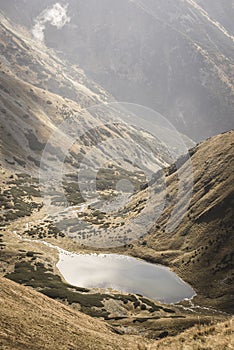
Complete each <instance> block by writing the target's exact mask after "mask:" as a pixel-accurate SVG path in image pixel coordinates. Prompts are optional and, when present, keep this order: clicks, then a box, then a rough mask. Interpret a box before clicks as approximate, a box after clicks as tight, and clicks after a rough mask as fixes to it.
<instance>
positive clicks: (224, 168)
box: [125, 131, 234, 312]
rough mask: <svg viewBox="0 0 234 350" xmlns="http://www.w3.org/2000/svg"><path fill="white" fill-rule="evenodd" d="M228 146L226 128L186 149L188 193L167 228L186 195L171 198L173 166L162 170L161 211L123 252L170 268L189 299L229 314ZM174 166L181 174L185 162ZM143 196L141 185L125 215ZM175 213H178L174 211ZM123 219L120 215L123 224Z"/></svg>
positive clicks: (231, 140) (233, 136) (232, 139)
mask: <svg viewBox="0 0 234 350" xmlns="http://www.w3.org/2000/svg"><path fill="white" fill-rule="evenodd" d="M233 145H234V132H233V131H231V132H228V133H225V134H222V135H218V136H215V137H213V138H211V139H209V140H207V141H205V142H204V143H201V144H200V145H198V146H197V147H195V148H194V149H193V150H191V154H192V158H191V159H192V164H193V176H194V187H193V195H192V198H191V202H190V206H189V209H188V211H187V214H186V215H185V217H184V218H183V220H182V222H181V223H180V224H179V226H178V227H177V228H175V229H174V230H172V231H168V230H167V223H168V220H169V218H170V215H171V213H172V209H173V207H174V205H175V200H176V201H177V202H179V204H180V208H183V203H184V202H185V201H186V198H185V197H180V198H176V195H177V190H178V177H177V176H178V174H177V171H176V167H174V168H173V167H171V168H169V169H168V170H167V171H166V181H167V203H166V207H165V209H164V213H163V214H162V216H161V217H160V218H159V220H158V221H157V222H156V223H155V225H154V228H153V229H152V230H151V231H150V232H149V234H148V235H146V236H145V237H144V238H143V239H142V241H141V242H140V243H139V242H138V243H136V244H135V245H134V246H133V247H132V249H130V250H129V253H130V254H132V255H136V256H140V257H143V258H144V259H146V260H149V261H152V262H155V263H163V264H167V265H169V266H171V267H173V268H174V269H175V270H176V271H177V272H179V275H180V276H181V277H182V278H183V279H184V280H186V281H188V282H189V283H190V284H191V285H192V286H193V287H194V289H195V290H196V291H197V294H198V296H197V298H195V300H196V299H197V301H199V302H202V303H203V305H204V304H206V306H207V305H208V304H210V305H212V306H214V307H216V308H221V309H223V310H225V311H227V312H233V303H232V300H233V299H232V297H233V211H232V207H233ZM179 163H180V162H178V164H179ZM178 167H179V168H180V169H182V171H183V173H184V174H186V173H187V171H188V163H187V162H185V163H184V162H182V165H179V166H178ZM161 176H162V175H161ZM185 177H186V175H185ZM160 182H161V181H160V176H159V177H158V180H157V181H156V182H155V184H153V185H152V186H153V188H155V189H157V188H158V190H156V191H155V192H156V194H155V199H156V200H158V201H162V200H163V196H164V195H165V194H164V193H163V192H162V191H160V187H159V186H160ZM144 198H146V199H147V189H146V190H144V191H143V192H140V193H139V194H138V195H137V196H136V197H135V199H134V200H133V202H132V205H130V206H129V207H128V208H127V209H126V211H125V212H127V213H128V214H127V216H129V217H130V218H132V210H133V209H132V208H134V212H135V215H137V212H138V209H139V208H140V207H142V206H143V207H144V204H142V203H144ZM181 210H182V209H181ZM177 215H178V216H180V210H179V211H178V213H177ZM127 220H128V218H127V217H126V218H125V223H126V224H127Z"/></svg>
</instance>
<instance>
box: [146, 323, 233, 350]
mask: <svg viewBox="0 0 234 350" xmlns="http://www.w3.org/2000/svg"><path fill="white" fill-rule="evenodd" d="M233 346H234V337H233V325H232V320H231V321H229V322H225V323H218V324H217V325H213V326H195V327H193V328H191V329H189V330H187V331H186V332H184V333H182V334H180V335H178V336H177V337H173V338H171V337H170V338H167V339H165V340H160V341H159V342H158V343H157V344H155V345H152V346H149V347H148V350H156V349H157V350H164V349H168V350H225V349H233Z"/></svg>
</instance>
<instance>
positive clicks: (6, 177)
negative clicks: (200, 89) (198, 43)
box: [0, 15, 234, 350]
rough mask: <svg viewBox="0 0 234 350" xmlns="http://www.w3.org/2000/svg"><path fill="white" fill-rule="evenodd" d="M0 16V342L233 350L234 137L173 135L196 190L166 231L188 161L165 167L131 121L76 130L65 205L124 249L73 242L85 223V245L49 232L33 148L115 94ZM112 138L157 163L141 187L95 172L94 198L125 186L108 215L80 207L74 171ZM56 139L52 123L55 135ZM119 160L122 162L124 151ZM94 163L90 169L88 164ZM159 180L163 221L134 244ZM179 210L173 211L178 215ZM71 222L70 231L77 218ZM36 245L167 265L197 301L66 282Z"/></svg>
mask: <svg viewBox="0 0 234 350" xmlns="http://www.w3.org/2000/svg"><path fill="white" fill-rule="evenodd" d="M0 16H1V24H0V34H1V35H0V46H1V52H2V56H1V58H2V60H1V66H0V79H1V83H0V98H1V99H0V103H1V104H0V113H1V120H0V122H1V126H0V127H1V129H0V135H1V138H0V151H1V158H0V183H1V192H0V208H1V214H0V221H1V223H0V230H1V231H0V276H1V277H0V302H1V310H0V348H1V349H3V350H6V349H7V350H14V349H16V350H17V349H22V350H23V349H27V348H29V349H32V350H34V349H35V350H36V349H38V350H39V349H51V350H52V349H70V350H71V349H74V350H77V349H78V350H79V349H81V350H83V349H84V350H85V349H116V350H117V349H129V350H130V349H136V350H152V349H178V350H179V349H191V350H192V349H195V350H196V349H197V350H199V349H204V350H205V349H206V350H208V349H220V350H221V349H231V348H232V341H233V338H232V334H231V333H232V324H231V314H232V313H233V302H232V300H233V211H232V207H233V144H234V132H233V131H230V132H227V133H224V134H220V135H217V136H214V137H212V138H210V139H208V140H207V141H205V142H202V143H201V144H199V145H197V146H195V147H194V143H193V141H191V140H189V139H188V138H187V137H185V136H182V137H183V139H184V140H185V141H186V143H187V145H188V146H189V147H190V148H191V150H190V156H191V161H192V166H193V177H194V179H193V181H194V186H193V193H192V198H191V202H190V205H189V208H188V210H187V212H186V215H185V216H184V217H183V219H182V221H181V222H180V223H179V225H178V226H177V227H175V228H174V229H173V230H172V231H170V232H168V231H167V228H166V227H167V222H168V220H169V218H170V216H171V214H172V209H173V207H174V205H175V202H176V201H177V202H178V203H179V204H180V210H182V208H183V204H184V201H185V198H184V197H179V198H177V192H178V174H179V172H182V173H183V174H184V183H183V184H184V186H186V184H187V182H186V176H187V177H188V178H189V176H190V175H191V174H190V173H189V171H188V166H189V163H188V161H186V159H185V158H183V157H181V158H180V159H179V160H178V162H177V164H176V165H175V164H172V165H170V164H171V163H172V161H171V158H170V156H169V155H168V152H167V149H166V148H165V147H164V145H163V144H161V143H160V142H159V140H157V139H154V138H152V136H151V135H149V134H147V133H142V132H141V130H137V129H134V128H133V127H130V128H127V127H126V126H123V125H122V126H120V125H114V126H112V128H109V127H105V128H102V129H101V130H96V131H95V132H94V133H88V134H85V135H84V137H83V139H82V140H79V141H78V142H76V144H75V145H74V147H73V149H72V150H71V151H70V153H69V156H68V157H67V159H66V162H65V163H66V166H65V174H64V182H63V185H64V188H65V194H66V197H67V202H68V204H69V206H70V207H71V208H75V209H74V210H77V214H78V215H79V216H80V219H81V220H83V221H84V222H89V223H91V225H92V229H93V228H95V229H96V230H97V232H99V231H100V228H103V227H105V229H104V230H103V231H100V232H102V234H105V233H107V234H108V232H111V231H112V230H113V229H114V228H115V227H121V235H120V237H119V242H120V243H121V244H122V247H120V248H119V247H116V246H115V245H114V244H113V247H110V248H109V249H107V248H106V249H98V248H97V247H96V246H94V247H92V246H90V245H89V246H88V247H86V246H85V245H84V244H83V243H85V242H86V238H85V237H86V236H87V235H89V234H90V232H89V228H87V227H86V226H85V227H84V228H83V229H81V228H79V235H80V236H82V237H84V240H83V241H82V239H81V240H74V239H71V238H70V236H69V234H70V233H71V232H70V231H69V232H64V231H63V230H60V229H58V227H57V226H56V224H55V222H54V220H53V218H52V217H50V216H48V213H47V212H46V210H45V207H44V206H43V200H42V198H41V193H40V190H41V188H40V183H39V179H38V170H39V167H40V159H41V155H42V151H43V148H44V147H45V144H46V142H47V140H48V138H49V136H50V135H51V133H52V132H53V131H55V130H58V125H59V124H60V123H61V122H62V121H64V120H65V119H66V118H69V117H71V116H72V117H74V118H76V117H77V115H79V116H80V119H79V123H80V124H79V125H80V127H81V128H84V129H85V125H86V123H89V124H90V125H92V124H93V123H94V119H93V118H92V116H91V115H90V114H89V113H86V114H80V112H81V110H82V108H87V107H90V106H93V105H95V104H97V103H102V102H109V101H112V100H113V97H112V96H111V95H110V94H108V93H107V92H106V91H105V90H103V89H102V88H101V87H100V86H99V85H97V84H96V83H94V82H93V81H92V80H90V79H89V78H87V76H86V75H85V73H84V72H83V71H82V70H81V69H80V68H79V67H77V66H69V65H67V64H66V63H65V62H64V61H63V60H61V59H59V58H58V57H57V55H56V54H55V53H54V52H53V51H52V50H49V49H47V48H46V47H45V46H44V45H43V46H40V45H39V44H36V43H35V42H34V41H33V40H32V37H31V36H30V34H29V33H28V32H27V31H26V30H25V29H24V28H22V27H17V26H14V25H13V24H12V23H10V21H9V20H8V19H7V18H5V17H4V16H3V15H0ZM116 136H118V137H120V138H121V140H123V143H124V142H125V141H126V140H128V141H133V142H134V141H135V140H137V142H138V143H139V144H140V145H141V155H142V157H143V158H144V156H145V159H143V158H142V161H143V163H144V162H145V163H144V164H145V165H147V166H148V167H149V169H152V168H153V167H154V165H155V163H156V164H157V165H160V167H163V168H164V169H163V170H162V171H160V172H158V173H157V172H156V174H155V176H154V180H152V181H151V182H150V183H149V184H147V183H146V182H145V178H144V176H142V172H141V171H140V169H139V168H138V167H137V166H135V165H134V164H131V166H130V165H129V162H126V161H125V160H123V162H121V163H120V164H118V162H113V164H110V167H109V168H108V171H105V170H103V171H101V172H100V173H99V176H98V180H97V183H98V186H97V187H98V191H99V194H100V195H102V196H103V197H104V198H107V199H110V198H112V196H116V195H117V194H118V193H117V191H115V185H116V182H117V180H121V179H127V180H130V181H133V183H134V186H135V192H134V195H133V196H132V197H131V201H130V202H129V203H128V204H127V205H126V206H125V207H124V209H123V210H121V211H116V212H115V213H114V215H109V214H103V213H101V212H99V211H98V210H97V208H95V207H92V206H91V207H89V206H85V207H84V210H83V211H82V212H80V211H79V209H80V205H81V203H82V202H83V199H82V196H81V194H80V192H79V188H78V187H77V184H76V181H77V178H76V176H75V174H76V173H77V169H78V168H79V164H80V161H81V158H82V155H83V154H85V152H88V151H89V150H90V149H91V148H92V146H93V145H95V144H97V142H99V141H100V140H103V141H104V140H107V139H108V138H109V137H116ZM63 137H65V132H63V130H62V131H61V140H62V138H63ZM124 145H125V144H124ZM123 149H124V147H123ZM125 149H126V147H125ZM109 151H110V150H109V149H104V151H103V150H101V151H100V152H99V153H97V158H98V159H99V158H100V159H101V158H102V157H105V156H108V154H109ZM122 155H123V158H124V152H123V153H122ZM56 157H57V155H56V154H51V158H53V161H54V162H55V163H57V162H60V160H59V158H56ZM92 161H93V164H94V165H95V164H96V163H95V162H96V159H93V160H92ZM125 168H127V169H128V170H124V169H125ZM113 174H114V175H115V176H116V177H117V180H116V179H115V178H114V177H113ZM163 176H165V178H166V185H167V186H166V187H167V188H166V202H165V204H166V205H165V208H164V211H163V213H162V215H161V217H160V218H159V219H158V220H157V222H153V224H154V225H153V227H152V228H151V230H150V231H149V232H148V233H147V234H146V235H145V236H144V237H141V238H140V239H138V240H136V239H134V235H133V236H132V237H131V238H132V239H131V241H130V242H126V241H125V236H126V235H128V230H129V223H130V222H131V220H132V219H133V218H137V217H138V216H139V215H140V213H141V211H142V210H144V208H145V204H146V203H147V193H148V190H149V188H150V189H152V190H153V191H154V201H155V202H160V201H161V200H163V197H164V194H165V193H164V192H163V191H162V189H161V187H160V184H161V180H162V177H163ZM107 184H108V185H107ZM51 199H52V201H53V204H54V206H55V208H56V207H59V206H60V205H61V202H60V199H59V195H58V192H57V191H56V189H53V190H51ZM180 210H179V211H178V213H177V218H178V217H179V216H180V215H181V216H182V214H181V211H180ZM57 219H58V220H59V219H60V218H57ZM71 227H72V228H73V229H76V223H73V226H72V225H71ZM94 232H96V231H94ZM103 232H104V233H103ZM36 241H37V242H36ZM42 241H46V242H49V243H51V244H53V245H55V246H59V247H61V248H63V249H66V250H68V251H72V252H99V251H105V252H116V253H122V254H128V255H131V256H135V257H139V258H142V259H144V260H146V261H148V262H152V263H159V264H163V265H166V266H168V267H170V268H171V269H172V270H174V271H175V272H176V273H177V274H178V275H179V276H180V277H181V278H183V280H184V281H186V282H188V283H189V284H190V285H191V286H192V287H193V288H194V290H195V291H196V293H197V296H196V297H195V298H194V299H193V300H192V301H184V302H181V303H179V304H176V305H164V304H160V303H158V302H156V301H155V300H150V299H147V298H144V297H142V296H140V295H134V294H122V293H118V292H116V291H113V290H109V291H108V292H107V291H103V290H101V289H100V290H93V289H90V290H88V289H84V288H78V287H73V286H71V285H69V284H67V283H66V282H65V281H64V279H63V278H62V276H61V275H60V274H59V271H58V270H57V268H56V263H57V261H58V252H57V250H55V249H53V248H52V247H49V246H46V245H44V244H43V242H42ZM162 338H165V339H162Z"/></svg>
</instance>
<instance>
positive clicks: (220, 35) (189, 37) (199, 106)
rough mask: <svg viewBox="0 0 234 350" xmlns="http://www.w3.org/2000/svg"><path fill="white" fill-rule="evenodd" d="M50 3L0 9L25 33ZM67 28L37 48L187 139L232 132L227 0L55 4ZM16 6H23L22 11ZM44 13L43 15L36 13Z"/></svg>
mask: <svg viewBox="0 0 234 350" xmlns="http://www.w3.org/2000/svg"><path fill="white" fill-rule="evenodd" d="M53 5H54V2H53V1H50V0H47V1H41V2H40V3H38V2H33V3H32V1H29V0H28V1H25V2H24V4H20V9H21V10H20V11H19V1H17V0H11V1H8V2H7V3H5V4H2V5H1V8H2V9H3V11H6V12H7V13H8V14H9V15H11V16H12V18H14V20H15V21H20V22H21V23H23V24H26V25H28V28H30V29H32V28H33V27H34V25H35V24H40V13H42V11H44V10H46V9H47V10H48V9H50V8H51V7H52V6H53ZM61 5H68V7H67V10H66V11H67V16H68V17H69V18H70V22H69V23H67V24H66V25H64V27H63V28H60V29H59V30H58V29H57V28H56V26H55V25H52V24H51V23H49V22H51V21H48V22H47V23H44V24H43V23H42V20H41V25H44V29H45V30H44V34H45V42H46V44H47V45H48V47H53V48H55V49H57V50H58V51H59V52H60V55H61V56H62V57H66V58H68V59H69V60H70V61H71V62H73V63H74V64H77V63H78V64H79V65H81V67H82V68H84V69H85V71H86V72H87V74H89V76H91V77H92V78H93V79H94V80H95V81H98V82H99V83H100V84H101V85H102V86H104V87H105V88H106V90H108V91H110V92H111V93H112V94H113V95H114V96H115V98H116V99H117V100H120V101H127V102H134V103H139V104H142V105H146V106H149V107H152V108H153V109H155V110H156V111H158V112H160V113H162V114H163V115H165V117H166V118H168V119H169V120H170V121H172V123H173V124H174V125H175V126H176V127H177V128H178V130H179V131H180V132H183V133H185V134H186V135H188V136H189V137H191V138H192V139H195V140H198V141H200V140H202V139H205V138H207V137H209V136H212V135H214V134H218V133H220V132H223V131H227V130H229V129H231V128H233V118H232V117H233V110H234V109H233V57H234V56H233V40H234V39H233V34H232V33H233V31H232V29H233V26H232V22H233V21H232V17H233V5H232V0H225V1H221V2H220V1H194V0H193V1H192V0H186V1H182V0H167V1H165V0H133V1H128V0H119V1H118V2H116V1H115V0H102V1H99V2H97V1H96V0H87V1H85V2H84V1H74V0H68V1H66V2H61ZM22 6H23V7H22ZM43 13H44V12H43Z"/></svg>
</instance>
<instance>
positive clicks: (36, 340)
mask: <svg viewBox="0 0 234 350" xmlns="http://www.w3.org/2000/svg"><path fill="white" fill-rule="evenodd" d="M0 282H1V289H0V301H1V313H0V346H1V349H3V350H12V349H14V350H18V349H22V350H23V349H26V348H30V349H32V350H34V349H35V350H36V349H38V350H39V349H42V348H43V349H45V350H47V349H48V350H50V349H51V350H54V349H55V348H58V349H61V350H62V349H64V350H65V349H66V350H67V349H74V350H77V349H84V350H85V349H98V350H99V349H110V350H111V349H113V350H114V349H115V350H117V349H121V350H123V349H129V350H130V349H131V350H134V349H136V350H153V349H155V350H156V349H181V346H183V347H184V346H186V348H188V349H208V348H209V347H210V346H212V348H213V349H214V348H215V349H222V350H224V349H229V348H230V346H231V342H232V335H231V332H232V326H231V323H230V321H228V322H225V323H219V324H217V325H216V324H213V325H212V326H207V327H204V326H201V325H198V326H197V327H195V328H192V329H190V330H189V332H185V333H182V334H181V335H179V336H177V337H173V338H168V340H163V341H159V342H156V341H149V340H147V339H144V338H142V337H136V336H135V337H134V336H129V335H117V334H116V333H115V331H114V329H113V328H112V327H110V326H108V325H107V324H106V323H104V322H103V321H98V320H94V319H92V318H91V317H89V316H86V315H84V314H83V313H80V312H78V311H75V310H72V309H71V308H70V307H68V306H65V305H63V304H61V303H59V302H57V301H54V300H51V299H49V298H47V297H45V296H43V295H42V294H40V293H37V292H35V291H34V290H32V289H30V288H28V287H24V286H20V285H18V284H16V283H14V282H11V281H9V280H7V279H5V278H0ZM12 310H14V312H12ZM32 311H33V312H32ZM214 346H215V347H214Z"/></svg>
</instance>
